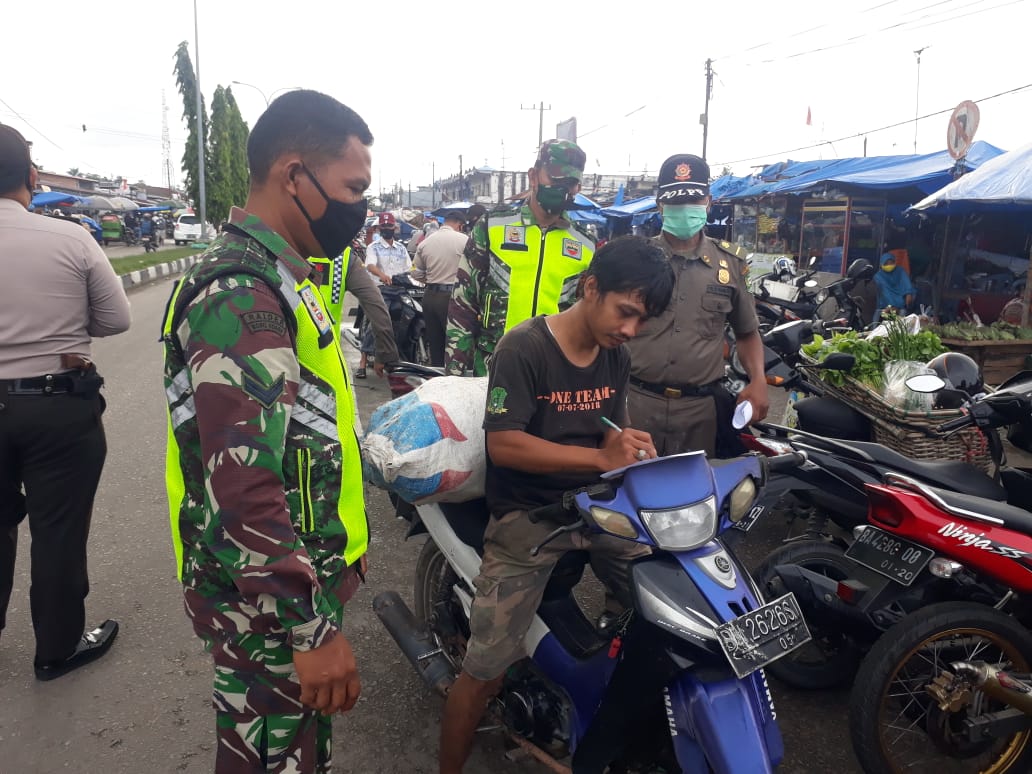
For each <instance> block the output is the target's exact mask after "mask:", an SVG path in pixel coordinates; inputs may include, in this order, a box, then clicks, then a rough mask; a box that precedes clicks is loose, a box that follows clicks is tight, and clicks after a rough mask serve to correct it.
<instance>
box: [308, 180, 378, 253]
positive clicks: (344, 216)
mask: <svg viewBox="0 0 1032 774" xmlns="http://www.w3.org/2000/svg"><path fill="white" fill-rule="evenodd" d="M302 168H303V169H304V170H305V174H306V175H308V178H309V179H310V180H311V181H312V183H313V184H314V185H315V188H316V190H317V191H318V192H319V193H320V194H321V195H322V198H323V199H325V200H326V212H324V213H323V214H322V217H320V218H317V219H315V220H312V216H311V215H309V214H308V210H306V209H305V206H304V205H303V204H301V200H300V199H298V198H297V196H295V197H294V203H295V204H297V207H298V209H299V210H301V214H302V215H304V216H305V220H307V221H308V225H309V227H310V228H311V229H312V236H314V237H315V239H316V241H317V242H318V243H319V246H320V247H321V248H322V249H323V252H324V255H322V256H312V257H313V258H336V257H337V256H338V255H340V254H341V253H343V252H344V250H345V249H346V248H347V247H348V245H350V244H351V242H352V241H353V240H354V238H355V237H356V236H358V232H359V231H361V230H362V226H363V225H365V219H366V200H365V199H361V200H359V201H357V202H355V203H354V204H347V203H345V202H342V201H340V200H339V199H331V198H330V197H329V196H327V195H326V191H324V190H323V187H322V186H321V185H319V181H318V180H316V179H315V175H313V174H312V172H311V170H310V169H308V167H305V166H303V165H302Z"/></svg>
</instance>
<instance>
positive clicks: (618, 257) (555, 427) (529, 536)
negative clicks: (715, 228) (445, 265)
mask: <svg viewBox="0 0 1032 774" xmlns="http://www.w3.org/2000/svg"><path fill="white" fill-rule="evenodd" d="M673 282H674V277H673V271H672V270H671V268H670V263H669V261H667V259H666V257H665V256H664V254H663V251H662V250H661V249H659V248H658V247H656V246H655V245H651V244H649V242H648V241H647V240H645V239H642V238H640V237H625V238H622V239H617V240H614V241H612V242H610V243H608V244H607V245H605V247H603V248H602V249H600V250H599V251H598V252H597V253H596V254H595V257H594V259H593V260H592V262H591V264H590V266H589V267H588V268H587V269H586V270H585V272H584V274H583V275H582V279H581V288H580V294H579V300H578V301H577V303H576V304H574V305H573V306H572V307H571V308H569V309H567V310H566V311H564V312H561V313H560V314H556V315H549V316H542V317H534V318H532V319H530V320H527V321H526V322H524V323H522V324H520V325H518V326H517V327H515V328H513V329H512V330H511V331H509V332H508V333H507V334H506V335H505V336H503V337H502V339H501V341H500V342H499V343H498V346H497V348H496V349H495V353H494V356H493V358H492V360H491V367H490V379H489V383H488V398H487V410H486V416H485V420H484V430H485V432H486V435H487V453H488V468H487V482H486V493H487V501H488V505H489V507H490V509H491V521H490V523H489V524H488V527H487V531H486V533H485V535H484V558H483V561H482V563H481V565H480V575H479V576H478V577H477V579H476V581H475V585H476V596H475V598H474V601H473V607H472V611H471V613H470V631H471V634H470V639H469V643H468V646H467V650H466V659H465V661H464V662H463V671H462V674H460V675H459V678H458V680H456V682H455V684H454V685H453V686H452V688H451V691H450V692H449V694H448V702H447V704H446V706H445V711H444V719H443V722H442V728H441V755H440V771H441V774H458V773H459V772H461V771H462V766H463V764H464V763H465V761H466V758H467V757H468V755H469V750H470V746H471V743H472V739H473V732H474V731H475V729H476V727H477V724H478V723H479V721H480V718H481V716H482V715H483V712H484V709H485V707H486V705H487V702H488V700H489V699H490V698H491V697H492V696H494V695H495V694H496V693H497V692H498V689H499V688H500V687H501V684H502V679H503V677H504V673H505V670H506V669H507V668H508V667H509V666H510V665H511V664H512V663H514V662H515V661H517V660H518V659H519V658H520V657H521V656H522V655H523V652H522V647H523V637H524V635H525V634H526V633H527V630H528V629H529V628H530V625H531V623H533V620H534V615H535V614H536V612H537V608H538V605H539V604H540V603H541V597H542V595H543V594H544V590H545V585H546V584H547V583H548V577H549V575H550V574H551V572H552V568H553V567H554V566H555V564H556V562H557V561H558V560H559V558H560V557H561V556H562V555H563V554H564V553H566V552H568V551H575V550H587V551H588V552H589V553H590V555H591V566H592V570H593V571H594V572H595V575H596V576H598V577H599V578H600V579H601V580H602V581H603V583H605V584H606V587H607V588H608V589H609V591H610V592H612V593H613V594H614V595H615V596H616V598H617V599H619V600H620V601H621V602H622V603H623V604H625V605H630V599H629V595H628V572H627V568H628V564H629V562H630V561H632V560H634V559H636V558H638V557H641V556H645V555H647V554H648V553H649V549H648V548H646V547H645V546H642V545H640V544H638V543H634V542H631V541H628V540H622V539H620V538H617V537H613V536H611V535H600V534H584V533H572V534H567V535H563V536H561V537H559V538H557V539H555V540H553V541H552V542H550V543H549V544H548V545H546V546H544V547H543V548H542V549H541V551H540V552H539V553H538V555H537V556H531V554H530V550H531V548H533V547H534V546H536V545H538V544H540V543H541V542H542V541H543V540H544V538H545V536H546V535H548V533H549V532H551V531H552V530H553V529H554V528H555V525H554V524H549V523H546V522H540V523H538V524H533V523H531V522H530V520H529V519H528V518H527V511H528V510H531V509H533V508H536V507H538V506H541V505H549V504H551V503H554V502H556V501H557V500H558V498H559V497H560V495H561V494H562V493H563V492H564V491H567V490H570V489H576V488H579V487H583V486H587V485H590V484H592V483H594V482H597V481H598V478H599V475H600V474H601V473H604V472H606V471H608V470H613V469H615V468H619V467H623V466H625V465H630V464H632V463H634V462H637V461H639V460H643V459H649V458H651V457H655V456H656V449H655V446H654V445H653V443H652V438H651V437H650V436H649V434H648V433H645V432H642V431H640V430H634V429H632V428H630V427H624V429H623V432H618V431H616V430H611V429H607V427H606V425H605V423H604V422H603V421H602V420H603V419H607V420H610V421H612V422H615V423H616V424H617V425H620V426H623V425H626V424H627V420H628V418H627V381H628V377H629V375H630V356H629V355H628V353H627V349H626V348H625V347H624V346H623V345H624V343H625V342H627V341H628V340H629V339H631V338H633V337H634V336H635V334H636V333H637V332H638V329H639V328H640V326H641V324H642V322H644V321H645V320H646V319H647V318H649V317H653V316H655V315H658V314H659V313H661V312H662V311H663V310H664V309H665V308H666V306H667V304H668V303H669V302H670V296H671V293H672V289H673Z"/></svg>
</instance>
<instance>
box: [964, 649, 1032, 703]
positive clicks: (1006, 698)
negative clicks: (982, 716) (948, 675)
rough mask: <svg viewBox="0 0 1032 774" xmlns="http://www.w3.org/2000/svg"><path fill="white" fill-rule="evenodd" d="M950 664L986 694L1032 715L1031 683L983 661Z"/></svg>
mask: <svg viewBox="0 0 1032 774" xmlns="http://www.w3.org/2000/svg"><path fill="white" fill-rule="evenodd" d="M951 666H952V667H953V671H954V672H955V673H956V675H957V676H958V677H961V678H964V679H966V680H970V681H971V684H972V686H973V687H975V688H977V689H978V690H980V691H981V692H982V693H984V694H985V695H986V696H989V697H991V698H993V699H996V700H997V701H1002V702H1003V703H1004V704H1007V705H1009V706H1011V707H1014V708H1015V709H1019V710H1021V711H1022V712H1024V713H1025V714H1026V715H1032V685H1029V684H1028V683H1027V682H1025V681H1024V680H1019V679H1018V678H1017V677H1016V676H1015V675H1013V674H1011V673H1009V672H1004V671H1003V670H1002V669H997V668H996V667H994V666H991V665H989V664H986V663H985V662H984V661H974V662H970V661H956V662H954V663H953V664H951ZM1022 677H1024V675H1023V676H1022Z"/></svg>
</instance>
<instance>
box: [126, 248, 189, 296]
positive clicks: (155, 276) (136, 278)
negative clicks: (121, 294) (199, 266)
mask: <svg viewBox="0 0 1032 774" xmlns="http://www.w3.org/2000/svg"><path fill="white" fill-rule="evenodd" d="M200 257H201V254H200V253H198V254H197V255H188V256H187V257H186V258H177V259H176V260H174V261H169V262H168V263H159V264H157V265H156V266H148V267H147V268H146V269H137V270H136V271H131V272H129V273H128V274H123V275H122V287H123V288H125V289H126V290H129V289H130V288H136V287H139V286H140V285H146V284H147V283H148V282H154V281H155V280H159V279H161V278H163V277H171V276H172V275H173V274H182V273H183V272H184V271H186V270H187V269H188V268H190V267H191V266H193V265H194V264H195V263H197V259H198V258H200Z"/></svg>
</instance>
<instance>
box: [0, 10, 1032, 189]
mask: <svg viewBox="0 0 1032 774" xmlns="http://www.w3.org/2000/svg"><path fill="white" fill-rule="evenodd" d="M197 6H198V14H199V23H200V52H201V57H200V60H201V61H200V70H201V83H202V88H203V91H204V94H205V97H206V101H207V103H208V105H209V106H210V98H211V94H212V92H213V91H214V89H215V87H216V85H217V84H223V85H230V84H231V82H232V81H233V80H239V81H245V82H247V83H251V84H254V85H255V86H257V87H258V88H259V89H261V90H262V91H264V93H265V95H267V96H269V97H272V96H273V95H274V92H276V91H277V90H280V89H285V88H290V87H297V86H304V87H307V88H314V89H318V90H321V91H324V92H326V93H328V94H331V95H333V96H334V97H336V98H338V99H340V100H341V101H343V102H344V103H346V104H348V105H350V106H351V107H353V108H355V109H356V110H357V111H358V112H359V113H360V114H361V115H362V116H363V117H364V118H365V119H366V121H367V122H368V123H369V126H370V128H371V129H372V131H373V134H374V136H375V138H376V140H375V143H374V146H373V185H372V192H373V193H376V192H377V191H379V190H380V188H381V186H382V187H383V188H384V189H389V188H390V187H391V186H392V185H394V184H395V183H398V182H400V183H401V184H402V185H403V186H407V185H409V184H411V185H412V186H413V187H415V186H416V185H418V184H420V183H429V182H430V179H431V169H432V166H431V165H435V169H436V175H437V177H438V178H442V177H446V176H448V175H451V174H454V173H456V172H457V171H458V167H459V159H458V157H459V154H462V155H463V163H464V166H465V167H466V168H469V167H470V166H471V165H483V164H484V163H485V162H486V163H487V164H489V165H491V166H494V167H501V166H503V164H504V167H505V168H506V169H526V168H527V167H528V166H530V164H531V163H532V161H533V153H534V149H535V146H536V144H537V135H538V113H537V112H535V111H531V110H521V107H526V108H529V107H531V106H532V105H535V104H540V103H541V102H542V101H543V102H544V104H545V106H550V107H551V110H549V111H546V112H545V114H544V115H545V119H544V124H545V137H546V138H548V137H551V136H554V134H555V124H556V122H557V121H560V120H562V119H566V118H569V117H571V116H576V117H577V120H578V124H579V130H580V136H581V141H580V144H581V146H582V147H583V148H584V150H585V151H586V153H587V156H588V171H589V172H603V173H625V172H642V171H648V172H650V173H654V172H655V171H656V169H657V168H658V166H659V164H660V163H661V162H662V160H663V159H664V158H665V157H666V156H668V155H670V154H672V153H678V152H695V153H700V152H701V149H702V130H701V127H700V126H699V114H700V113H701V112H702V110H703V98H704V84H705V81H704V75H703V73H704V62H705V60H706V58H707V57H712V58H713V59H714V64H713V69H714V71H715V72H716V76H715V78H714V86H713V100H712V102H711V105H710V113H711V118H710V137H709V149H708V153H707V155H708V158H709V160H710V162H711V164H712V165H713V166H714V172H715V173H716V172H717V171H718V170H719V166H718V165H719V164H721V163H723V162H733V163H731V166H732V168H733V169H734V171H735V172H736V173H745V172H748V170H749V167H750V166H751V165H759V164H761V163H769V162H774V161H779V160H782V159H784V158H787V157H789V156H790V157H792V158H795V159H807V158H818V157H823V158H832V157H845V156H859V155H863V138H862V137H860V138H854V139H846V140H840V139H839V138H843V137H849V136H852V135H857V134H861V133H864V132H867V131H870V130H873V129H877V128H878V127H882V126H885V125H888V124H894V123H897V122H901V121H907V120H909V119H913V117H914V110H915V91H916V88H915V87H916V77H917V65H916V57H915V55H914V51H915V49H919V48H922V47H927V48H926V50H925V51H924V53H923V54H922V57H921V70H920V76H921V81H920V113H921V114H922V115H924V114H926V113H931V112H934V111H938V110H943V109H949V108H952V107H953V106H955V105H956V104H957V103H959V102H960V101H961V100H965V99H972V100H978V99H982V98H984V97H988V96H991V95H994V94H997V93H999V92H1005V91H1008V90H1011V89H1015V88H1018V87H1022V86H1027V85H1030V84H1032V67H1030V66H1029V64H1028V62H1029V49H1030V47H1032V35H1030V32H1029V30H1032V0H853V1H852V2H841V3H839V2H834V3H831V2H827V0H784V1H783V2H781V3H771V2H769V1H766V0H765V1H764V2H746V1H745V0H724V1H723V2H720V3H695V2H686V0H662V1H658V0H656V1H651V2H650V0H639V1H638V2H633V3H617V2H614V0H598V1H597V2H577V3H568V2H562V1H561V0H560V1H559V2H557V1H556V0H550V1H548V2H546V1H543V0H522V1H521V2H514V3H501V2H492V1H491V0H481V2H468V1H467V0H451V2H447V3H428V2H419V3H414V2H410V1H409V0H392V2H389V3H384V2H373V3H361V2H356V0H348V1H347V2H326V1H324V0H289V1H285V0H248V2H242V1H241V0H198V2H197ZM3 18H4V27H5V33H6V34H5V35H4V38H5V40H4V45H3V46H2V47H0V72H2V73H3V78H2V79H0V100H2V102H0V121H2V122H5V123H10V124H12V125H14V126H15V127H17V128H18V129H19V130H21V131H22V132H23V133H24V134H25V135H26V137H27V138H29V139H31V140H32V141H33V142H34V152H35V156H36V158H37V160H38V161H39V162H40V163H42V164H43V165H44V168H45V169H48V170H51V171H58V172H64V171H66V170H67V169H68V168H70V167H78V168H79V169H80V170H81V171H83V172H96V173H99V174H103V175H125V176H127V177H129V178H130V179H131V180H132V181H134V182H135V181H136V180H138V179H143V180H145V181H147V182H150V183H152V184H156V185H160V184H161V182H162V179H163V177H162V150H161V125H162V124H161V121H162V112H161V98H162V91H164V94H165V99H166V101H167V103H168V122H169V134H170V136H171V142H172V161H173V166H174V170H175V176H176V180H177V181H179V180H181V179H182V171H181V169H180V167H181V162H182V153H183V141H184V138H185V137H186V128H185V126H184V123H183V120H182V118H181V116H182V112H183V105H182V98H181V97H180V95H179V93H178V91H177V90H176V85H175V78H174V76H173V74H172V67H173V64H174V59H173V56H174V53H175V50H176V46H177V45H178V43H179V42H180V41H182V40H187V41H189V44H190V52H191V56H193V57H194V62H195V65H196V62H197V59H196V51H195V47H194V26H193V22H194V17H193V3H192V1H191V0H163V2H161V3H149V4H148V3H145V4H131V3H119V4H98V3H87V4H83V3H82V2H68V1H67V0H50V1H49V2H46V3H16V2H13V0H7V1H6V2H4V10H3ZM233 91H234V94H235V95H236V98H237V102H238V104H239V105H240V108H241V111H242V113H243V115H244V119H245V120H246V121H247V122H248V124H249V125H253V123H254V121H255V120H256V119H257V118H258V116H259V115H260V114H261V112H262V110H263V109H264V107H265V101H264V98H263V97H262V95H261V94H260V93H259V91H258V90H256V89H254V88H249V87H247V86H233ZM979 107H980V108H981V125H980V128H979V130H978V135H977V139H981V140H986V141H988V142H991V143H993V144H994V145H997V146H999V147H1002V148H1004V149H1008V150H1009V149H1013V148H1016V147H1018V146H1020V145H1023V144H1025V143H1026V142H1028V141H1029V139H1030V138H1032V128H1030V127H1032V88H1028V89H1025V90H1022V91H1018V92H1017V93H1014V94H1010V95H1007V96H1002V97H998V98H996V99H992V100H988V101H986V102H983V103H980V105H979ZM808 108H809V110H810V112H811V115H812V126H807V125H806V114H807V109H808ZM16 113H17V115H16ZM628 114H630V115H628ZM19 116H20V117H19ZM947 120H948V114H945V115H940V116H935V117H931V118H927V119H925V120H922V121H920V122H918V136H917V149H918V151H919V152H920V153H929V152H933V151H938V150H941V149H944V148H945V137H946V126H947ZM83 125H85V127H86V130H85V132H84V131H83ZM593 130H594V131H593ZM829 140H830V141H835V142H834V144H824V145H822V146H821V147H817V148H811V149H808V150H794V149H796V148H799V147H800V146H807V145H814V144H817V143H821V142H823V141H829ZM913 148H914V125H913V124H912V123H910V124H907V125H905V126H903V127H900V128H898V129H892V130H888V131H883V132H877V133H871V134H869V135H868V147H867V152H868V155H884V154H908V153H911V152H913ZM788 150H792V152H791V153H785V152H784V151H788Z"/></svg>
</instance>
